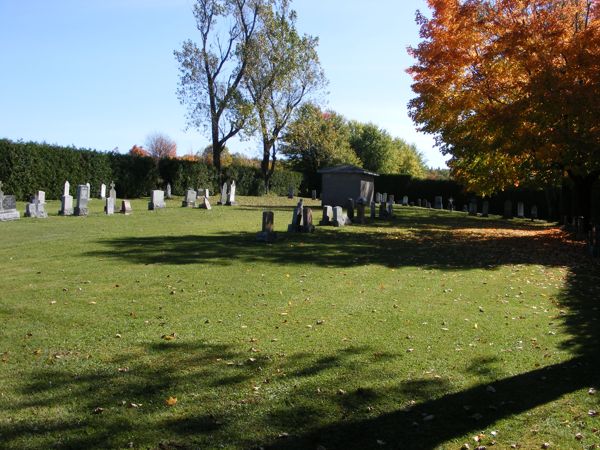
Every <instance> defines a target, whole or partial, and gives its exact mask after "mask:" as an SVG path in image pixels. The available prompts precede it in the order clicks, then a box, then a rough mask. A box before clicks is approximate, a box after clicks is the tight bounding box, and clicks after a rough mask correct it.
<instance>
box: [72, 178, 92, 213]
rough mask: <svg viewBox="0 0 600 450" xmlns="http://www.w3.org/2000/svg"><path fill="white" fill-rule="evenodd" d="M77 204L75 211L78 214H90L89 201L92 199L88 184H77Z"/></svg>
mask: <svg viewBox="0 0 600 450" xmlns="http://www.w3.org/2000/svg"><path fill="white" fill-rule="evenodd" d="M76 195H77V206H75V210H74V211H73V212H74V214H75V215H76V216H87V215H88V212H89V211H88V202H89V201H90V189H89V187H88V185H87V184H80V185H79V186H77V194H76Z"/></svg>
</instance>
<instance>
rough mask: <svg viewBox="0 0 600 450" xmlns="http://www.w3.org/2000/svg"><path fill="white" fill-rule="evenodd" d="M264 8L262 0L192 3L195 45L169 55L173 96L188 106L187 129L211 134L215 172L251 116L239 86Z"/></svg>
mask: <svg viewBox="0 0 600 450" xmlns="http://www.w3.org/2000/svg"><path fill="white" fill-rule="evenodd" d="M265 7H267V1H266V0H196V3H195V4H194V7H193V12H194V17H195V19H196V27H197V29H198V32H199V36H198V38H199V43H195V42H193V41H192V40H187V41H185V42H184V43H183V46H182V48H181V50H176V51H175V52H174V53H175V57H176V58H177V60H178V62H179V64H180V79H179V88H178V90H177V95H178V97H179V100H180V102H181V103H182V104H185V105H186V106H187V109H188V112H187V121H188V125H189V126H191V127H194V128H198V129H204V130H205V131H207V132H208V134H209V135H210V137H211V141H212V151H213V163H214V166H215V167H216V168H217V170H218V171H219V172H220V170H221V153H222V152H223V149H224V148H225V143H226V142H227V141H228V140H229V139H230V138H232V137H233V136H235V135H237V134H239V133H240V132H241V131H242V130H243V129H244V127H245V126H246V125H247V121H248V118H249V117H250V116H251V113H252V105H251V103H250V102H249V101H248V99H246V98H245V97H244V96H243V93H242V90H241V83H242V80H243V78H244V77H245V75H246V71H247V69H248V54H249V53H248V51H249V45H250V42H251V41H252V39H253V37H254V34H255V32H256V30H257V25H258V21H259V14H260V11H261V9H262V8H265Z"/></svg>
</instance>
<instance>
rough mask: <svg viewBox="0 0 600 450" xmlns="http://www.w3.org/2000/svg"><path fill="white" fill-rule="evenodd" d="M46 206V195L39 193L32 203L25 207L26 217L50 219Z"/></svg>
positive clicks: (42, 192)
mask: <svg viewBox="0 0 600 450" xmlns="http://www.w3.org/2000/svg"><path fill="white" fill-rule="evenodd" d="M45 206H46V193H45V192H44V191H37V192H36V193H35V195H34V196H33V198H32V199H31V201H30V202H29V203H28V204H27V205H25V217H35V218H37V219H45V218H47V217H48V213H47V212H46V209H45Z"/></svg>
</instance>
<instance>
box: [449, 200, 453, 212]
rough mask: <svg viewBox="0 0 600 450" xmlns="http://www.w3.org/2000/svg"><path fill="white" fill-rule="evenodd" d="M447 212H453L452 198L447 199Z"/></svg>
mask: <svg viewBox="0 0 600 450" xmlns="http://www.w3.org/2000/svg"><path fill="white" fill-rule="evenodd" d="M448 211H454V198H452V197H450V198H449V199H448Z"/></svg>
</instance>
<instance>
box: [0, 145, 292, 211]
mask: <svg viewBox="0 0 600 450" xmlns="http://www.w3.org/2000/svg"><path fill="white" fill-rule="evenodd" d="M223 176H224V178H223V179H224V180H235V182H236V187H237V193H238V194H239V195H260V194H262V193H264V192H263V191H264V187H263V182H262V179H261V174H260V169H258V168H256V167H252V166H247V165H236V164H232V165H231V166H229V167H227V168H225V169H224V171H223ZM0 180H1V181H2V182H3V183H4V185H3V191H4V192H5V193H7V194H14V195H16V197H17V198H18V199H19V200H28V199H29V197H30V196H31V195H33V194H34V193H35V192H36V191H38V190H42V191H45V192H46V198H48V199H59V198H60V196H61V195H62V193H63V186H64V182H65V181H66V180H68V181H69V182H70V183H71V186H76V185H78V184H85V183H90V185H91V187H92V195H93V196H95V195H97V194H98V193H99V191H100V185H101V184H102V183H105V184H107V185H108V184H109V183H110V182H111V181H114V182H115V189H116V191H117V195H118V196H119V197H121V198H138V197H144V196H148V195H150V191H151V190H152V189H164V188H165V186H166V184H167V183H171V189H172V192H173V194H174V195H183V193H184V191H185V190H186V189H187V188H190V187H191V188H193V189H196V188H208V189H210V190H211V191H212V192H218V190H219V189H218V185H219V178H218V174H217V172H216V171H215V169H214V168H213V167H212V165H210V164H207V163H206V162H203V161H190V160H185V159H178V158H163V159H160V160H158V161H157V160H155V159H153V158H150V157H145V156H136V155H131V154H126V155H123V154H120V153H116V152H106V153H105V152H98V151H95V150H89V149H78V148H74V147H62V146H58V145H50V144H44V143H41V144H40V143H35V142H13V141H10V140H8V139H0ZM301 181H302V175H301V174H300V173H297V172H293V171H290V170H285V169H283V168H282V169H279V170H276V171H275V173H274V174H273V178H272V180H271V185H270V192H272V193H274V194H279V195H283V194H286V193H287V192H288V188H289V186H293V187H294V189H295V190H296V191H297V190H298V188H299V186H300V183H301ZM72 193H73V192H72Z"/></svg>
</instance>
